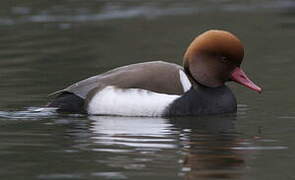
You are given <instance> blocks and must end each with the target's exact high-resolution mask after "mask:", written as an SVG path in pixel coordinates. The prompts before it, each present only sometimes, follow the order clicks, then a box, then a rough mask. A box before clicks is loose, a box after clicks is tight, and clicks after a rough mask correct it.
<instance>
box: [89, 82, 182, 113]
mask: <svg viewBox="0 0 295 180" xmlns="http://www.w3.org/2000/svg"><path fill="white" fill-rule="evenodd" d="M179 97H180V96H178V95H167V94H161V93H155V92H152V91H148V90H143V89H135V88H132V89H119V88H116V87H114V86H107V87H105V88H104V89H102V90H101V91H99V92H97V93H96V94H95V95H94V96H93V98H92V99H91V100H90V102H89V104H88V108H87V111H88V113H89V114H96V115H119V116H163V113H164V111H165V109H166V108H167V107H168V106H169V104H171V103H172V102H173V101H174V100H175V99H177V98H179Z"/></svg>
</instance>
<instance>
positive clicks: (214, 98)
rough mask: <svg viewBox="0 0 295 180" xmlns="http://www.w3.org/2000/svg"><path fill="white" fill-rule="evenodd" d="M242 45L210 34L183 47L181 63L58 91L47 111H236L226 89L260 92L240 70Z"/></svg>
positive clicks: (143, 66)
mask: <svg viewBox="0 0 295 180" xmlns="http://www.w3.org/2000/svg"><path fill="white" fill-rule="evenodd" d="M243 57H244V47H243V45H242V43H241V42H240V40H239V39H238V38H237V37H236V36H235V35H233V34H232V33H229V32H227V31H222V30H209V31H206V32H204V33H202V34H201V35H199V36H198V37H196V38H195V39H194V40H193V41H192V43H191V44H190V46H189V47H188V48H187V50H186V52H185V55H184V59H183V65H184V67H182V66H179V65H177V64H172V63H168V62H163V61H152V62H146V63H139V64H132V65H128V66H123V67H119V68H116V69H113V70H110V71H108V72H105V73H103V74H100V75H97V76H94V77H90V78H88V79H85V80H82V81H80V82H77V83H75V84H73V85H71V86H69V87H67V88H65V89H63V90H60V91H58V92H56V93H55V94H57V96H56V98H55V99H54V100H53V101H52V102H51V103H49V105H48V107H54V108H57V111H59V112H71V113H87V114H94V115H119V116H194V115H202V114H220V113H232V112H236V111H237V103H236V99H235V97H234V95H233V93H232V92H231V90H230V89H229V88H228V87H227V86H225V82H227V81H235V82H237V83H240V84H242V85H244V86H246V87H248V88H250V89H252V90H254V91H257V92H261V88H260V87H258V86H257V85H255V84H254V83H253V82H252V81H251V80H250V79H249V78H248V77H247V76H246V74H245V73H244V72H243V70H242V69H241V68H240V65H241V62H242V60H243Z"/></svg>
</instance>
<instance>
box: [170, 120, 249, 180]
mask: <svg viewBox="0 0 295 180" xmlns="http://www.w3.org/2000/svg"><path fill="white" fill-rule="evenodd" d="M235 120H236V117H235V115H223V116H218V117H216V116H211V117H210V116H209V117H202V118H186V119H177V118H176V119H171V121H170V122H171V123H172V124H174V126H175V127H177V128H179V129H180V131H182V132H183V133H182V144H183V149H182V151H183V152H184V154H185V157H184V159H183V160H182V161H181V163H182V165H183V168H182V171H183V175H184V176H185V177H186V179H189V180H191V179H197V178H198V179H199V178H205V179H207V178H208V179H209V178H210V179H211V178H222V179H235V178H238V177H240V176H241V171H242V169H243V167H244V166H245V160H244V157H243V154H242V152H239V151H236V150H234V147H237V146H241V142H242V141H241V139H240V138H239V137H238V136H239V135H238V134H237V133H235V132H234V121H235Z"/></svg>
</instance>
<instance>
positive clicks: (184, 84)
mask: <svg viewBox="0 0 295 180" xmlns="http://www.w3.org/2000/svg"><path fill="white" fill-rule="evenodd" d="M179 77H180V82H181V84H182V87H183V91H184V92H186V91H188V90H189V89H190V88H191V87H192V83H191V82H190V80H189V79H188V77H187V75H186V74H185V73H184V72H183V71H182V70H179Z"/></svg>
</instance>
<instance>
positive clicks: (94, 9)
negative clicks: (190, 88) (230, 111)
mask: <svg viewBox="0 0 295 180" xmlns="http://www.w3.org/2000/svg"><path fill="white" fill-rule="evenodd" d="M0 4H1V11H0V46H1V48H0V59H1V61H0V83H1V86H0V87H1V88H0V167H1V168H0V177H1V179H13V180H16V179H41V180H43V179H54V180H55V179H62V180H63V179H152V178H153V179H259V180H263V179H294V178H295V174H294V166H295V164H294V160H295V155H294V148H295V144H294V134H293V132H294V129H295V121H294V120H295V98H294V96H293V93H294V89H295V86H294V83H293V82H294V81H295V76H293V75H292V72H293V69H294V67H295V61H294V60H293V59H295V55H294V50H293V49H294V48H293V46H294V43H293V40H294V39H295V16H294V10H295V3H294V2H293V1H291V0H290V1H288V0H282V1H277V0H269V1H266V0H265V1H263V0H261V1H231V0H225V1H214V0H212V1H198V2H195V1H190V0H187V1H182V2H180V1H173V0H170V1H168V0H167V1H160V2H159V1H144V0H142V1H139V0H133V1H131V0H130V1H120V2H117V1H103V0H96V1H95V0H84V1H80V0H63V1H31V0H26V1H23V0H22V1H18V0H16V1H8V0H6V1H1V3H0ZM211 28H215V29H226V30H230V31H231V32H233V33H235V34H237V35H238V36H239V37H240V39H241V40H242V42H243V43H244V45H245V47H246V57H245V60H244V62H243V68H244V70H245V71H246V72H247V73H248V75H249V76H250V77H251V79H253V80H254V81H255V82H256V83H257V84H259V85H261V86H262V87H263V88H264V92H263V93H262V94H261V95H258V94H256V93H255V92H252V91H249V90H248V89H246V88H244V87H241V86H239V85H237V84H229V86H231V88H232V89H233V91H234V92H235V94H236V97H237V99H238V103H239V106H238V113H237V114H235V115H220V116H205V117H198V118H177V119H174V118H173V119H164V118H135V117H134V118H130V117H128V118H126V117H104V116H82V115H71V114H68V115H67V114H56V113H54V112H38V111H36V109H38V107H41V106H42V105H45V104H46V103H47V102H48V101H49V100H50V97H48V96H47V95H48V94H49V93H51V92H54V91H56V90H58V89H61V88H63V87H65V86H67V85H69V84H71V83H73V82H75V81H78V80H81V79H84V78H86V77H89V76H92V75H96V74H98V73H101V72H104V71H106V70H108V69H111V68H114V67H117V66H122V65H126V64H131V63H137V62H144V61H150V60H160V59H161V60H166V61H169V62H174V63H178V64H181V59H182V55H183V53H184V51H185V48H186V47H187V45H188V44H189V42H190V41H191V40H192V38H193V37H194V36H196V35H197V34H199V33H201V32H203V31H205V30H207V29H211Z"/></svg>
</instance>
